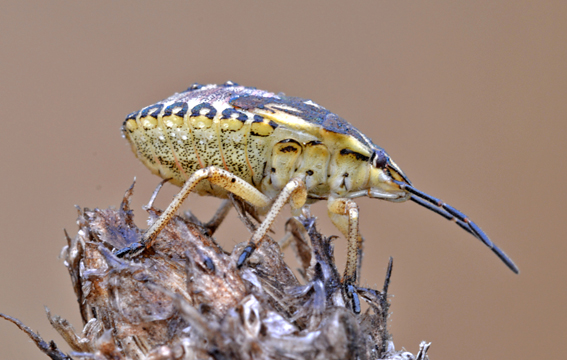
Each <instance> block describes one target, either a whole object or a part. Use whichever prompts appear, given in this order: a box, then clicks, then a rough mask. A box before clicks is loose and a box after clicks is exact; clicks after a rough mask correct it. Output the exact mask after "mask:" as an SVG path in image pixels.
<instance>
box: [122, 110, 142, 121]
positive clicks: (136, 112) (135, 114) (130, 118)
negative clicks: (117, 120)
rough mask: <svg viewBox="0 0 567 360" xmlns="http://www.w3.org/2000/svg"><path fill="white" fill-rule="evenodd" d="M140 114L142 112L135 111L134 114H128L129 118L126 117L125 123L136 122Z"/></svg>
mask: <svg viewBox="0 0 567 360" xmlns="http://www.w3.org/2000/svg"><path fill="white" fill-rule="evenodd" d="M139 113H140V110H138V111H134V112H133V113H130V114H128V116H126V120H124V123H126V121H128V120H136V117H137V116H138V114H139Z"/></svg>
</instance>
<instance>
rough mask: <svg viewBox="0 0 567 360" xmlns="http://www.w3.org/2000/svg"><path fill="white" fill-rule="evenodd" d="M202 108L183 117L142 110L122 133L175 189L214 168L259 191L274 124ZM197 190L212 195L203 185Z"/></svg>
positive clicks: (236, 113) (226, 110)
mask: <svg viewBox="0 0 567 360" xmlns="http://www.w3.org/2000/svg"><path fill="white" fill-rule="evenodd" d="M201 105H202V106H199V105H197V106H195V107H193V109H192V110H190V111H189V112H188V113H185V114H179V112H178V113H176V114H174V113H171V112H170V113H167V112H164V110H163V109H158V110H159V113H158V112H157V111H154V112H151V111H150V112H148V111H146V109H148V108H146V109H144V110H142V111H141V112H139V113H138V114H135V115H132V116H129V117H128V118H127V119H126V121H125V123H124V125H123V133H124V134H125V136H126V138H127V139H128V140H129V141H130V142H131V144H132V147H133V150H134V152H135V153H136V154H137V156H138V158H139V159H140V160H141V161H142V162H143V163H144V165H146V166H147V167H148V168H149V169H150V170H152V172H153V173H156V174H158V175H160V176H161V177H162V178H164V179H167V178H171V179H172V180H171V182H172V183H174V184H176V185H179V186H181V185H182V184H183V183H184V182H185V180H187V178H188V177H189V176H191V174H193V173H194V172H195V171H197V170H198V169H201V168H204V167H207V166H216V167H219V168H221V169H225V170H228V171H230V172H231V173H233V174H235V175H237V176H238V177H240V178H242V179H244V180H245V181H247V182H249V183H251V184H252V185H255V186H259V184H260V182H261V180H262V178H263V176H264V168H265V166H266V162H267V157H268V156H269V151H268V150H269V148H270V146H269V144H270V143H271V142H272V139H271V138H270V135H271V134H272V133H273V130H274V129H275V127H276V126H275V124H273V123H272V124H270V122H268V121H266V120H264V119H262V118H261V117H259V116H256V117H254V116H253V115H247V114H244V113H242V112H238V111H236V110H234V109H232V108H226V109H224V110H223V111H219V110H217V109H216V108H214V107H213V106H211V105H209V104H206V103H203V104H201ZM170 107H171V106H170ZM170 107H168V108H170ZM178 107H181V105H179V106H178ZM150 108H151V107H150ZM144 115H145V116H144ZM181 115H183V116H181ZM198 190H199V192H201V193H203V192H205V193H211V187H210V185H208V184H207V182H205V184H204V185H202V186H200V188H199V189H198ZM217 191H218V189H217ZM211 194H213V195H222V194H218V193H211Z"/></svg>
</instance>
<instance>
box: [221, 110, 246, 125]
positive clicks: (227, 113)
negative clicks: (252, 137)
mask: <svg viewBox="0 0 567 360" xmlns="http://www.w3.org/2000/svg"><path fill="white" fill-rule="evenodd" d="M232 114H238V117H237V118H236V120H239V121H242V122H245V121H246V120H248V116H247V115H246V114H244V113H242V112H240V111H238V110H235V109H233V108H226V109H224V110H223V111H222V117H221V119H230V118H231V117H232Z"/></svg>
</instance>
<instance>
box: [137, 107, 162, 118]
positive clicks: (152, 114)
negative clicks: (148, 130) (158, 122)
mask: <svg viewBox="0 0 567 360" xmlns="http://www.w3.org/2000/svg"><path fill="white" fill-rule="evenodd" d="M153 109H155V111H154V112H152V113H151V114H150V110H153ZM161 109H163V104H154V105H152V106H148V107H147V108H145V109H144V110H142V114H141V115H140V117H141V118H143V117H146V116H148V115H149V116H151V117H153V118H155V119H157V117H158V115H159V113H160V112H161Z"/></svg>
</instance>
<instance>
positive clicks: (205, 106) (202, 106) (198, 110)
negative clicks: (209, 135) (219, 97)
mask: <svg viewBox="0 0 567 360" xmlns="http://www.w3.org/2000/svg"><path fill="white" fill-rule="evenodd" d="M202 109H209V112H208V113H207V114H205V115H202V116H206V117H208V118H209V119H212V118H214V117H215V115H216V114H217V109H215V108H214V107H213V106H212V105H211V104H209V103H200V104H199V105H197V106H195V107H194V108H193V109H191V116H192V117H195V116H201V110H202Z"/></svg>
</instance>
